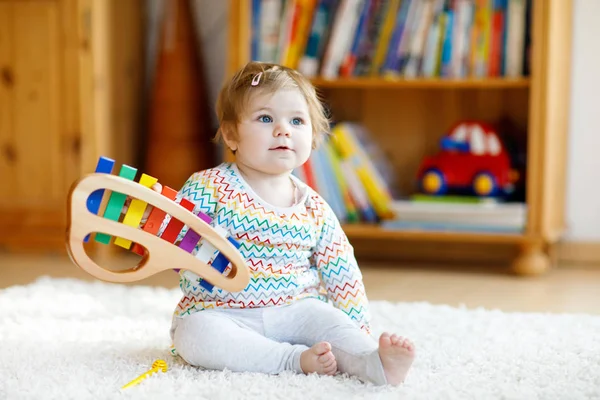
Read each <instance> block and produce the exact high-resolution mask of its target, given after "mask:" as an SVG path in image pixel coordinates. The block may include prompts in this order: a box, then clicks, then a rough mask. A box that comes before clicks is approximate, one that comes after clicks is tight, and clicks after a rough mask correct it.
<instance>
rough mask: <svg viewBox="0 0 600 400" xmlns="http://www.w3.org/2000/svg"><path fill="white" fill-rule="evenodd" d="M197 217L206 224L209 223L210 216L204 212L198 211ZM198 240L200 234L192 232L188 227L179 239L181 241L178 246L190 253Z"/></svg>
mask: <svg viewBox="0 0 600 400" xmlns="http://www.w3.org/2000/svg"><path fill="white" fill-rule="evenodd" d="M198 218H200V219H201V220H203V221H204V222H206V223H207V224H210V221H212V218H211V217H209V216H208V215H206V214H204V213H203V212H199V213H198ZM199 240H200V235H199V234H197V233H196V232H194V231H193V230H191V229H188V231H187V232H186V233H185V236H184V237H183V239H181V242H180V243H179V248H181V249H183V250H185V251H187V252H188V253H191V252H192V251H193V250H194V248H196V244H198V241H199Z"/></svg>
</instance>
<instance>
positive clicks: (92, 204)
mask: <svg viewBox="0 0 600 400" xmlns="http://www.w3.org/2000/svg"><path fill="white" fill-rule="evenodd" d="M114 165H115V160H113V159H112V158H108V157H104V156H102V157H100V158H99V159H98V163H97V164H96V170H95V172H96V173H102V174H110V173H112V170H113V167H114ZM102 196H104V189H100V190H96V191H95V192H93V193H92V194H90V196H89V197H88V199H87V208H88V210H89V211H90V212H91V213H93V214H98V210H100V204H101V203H102ZM89 239H90V235H87V236H86V237H85V238H83V241H84V242H87V241H88V240H89Z"/></svg>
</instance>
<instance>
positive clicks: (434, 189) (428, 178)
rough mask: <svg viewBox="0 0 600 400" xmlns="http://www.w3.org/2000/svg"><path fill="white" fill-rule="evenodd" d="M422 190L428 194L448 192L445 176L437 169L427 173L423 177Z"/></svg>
mask: <svg viewBox="0 0 600 400" xmlns="http://www.w3.org/2000/svg"><path fill="white" fill-rule="evenodd" d="M421 190H422V191H423V192H424V193H426V194H444V193H445V192H446V190H447V185H446V179H445V178H444V174H442V172H441V171H439V170H437V169H430V170H427V171H425V173H424V174H423V176H422V177H421Z"/></svg>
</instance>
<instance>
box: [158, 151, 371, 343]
mask: <svg viewBox="0 0 600 400" xmlns="http://www.w3.org/2000/svg"><path fill="white" fill-rule="evenodd" d="M292 179H293V180H294V183H295V184H296V186H297V188H298V189H299V192H300V193H301V196H300V197H301V198H300V199H299V201H297V202H296V204H295V205H294V206H291V207H287V208H282V207H276V206H273V205H271V204H269V203H267V202H265V201H263V200H262V199H261V198H260V197H259V196H258V195H257V194H256V193H255V192H254V191H253V190H252V188H251V187H250V186H249V185H248V184H247V183H246V181H245V180H244V179H243V177H242V176H241V174H240V173H239V170H238V169H237V166H236V165H235V164H231V163H223V164H221V165H219V166H217V167H215V168H211V169H207V170H204V171H201V172H196V173H194V174H193V175H192V176H190V177H189V178H188V180H187V181H186V182H185V184H184V185H183V187H182V188H181V190H180V191H179V193H178V195H177V199H176V200H177V201H180V200H181V198H186V199H187V200H189V201H191V202H193V203H194V205H195V207H194V212H195V213H197V212H199V211H202V212H203V213H205V214H207V215H208V216H209V217H211V218H212V225H213V226H215V225H218V226H220V227H221V228H224V229H225V230H226V231H227V232H228V234H229V235H230V236H231V237H232V238H233V239H235V240H236V241H237V242H238V243H239V244H240V248H239V251H240V253H241V254H242V256H243V257H244V258H245V259H246V261H247V265H248V268H249V270H250V282H249V284H248V286H247V287H246V288H245V289H244V290H243V291H241V292H237V293H234V292H228V291H225V290H222V289H220V288H217V287H214V288H212V290H208V289H206V288H205V287H203V286H202V285H201V284H200V283H201V282H200V281H199V280H195V281H193V280H190V279H188V278H186V276H185V274H184V273H183V272H184V270H181V271H180V282H179V286H180V288H181V290H182V292H183V296H182V298H181V300H180V301H179V304H178V305H177V308H176V310H175V316H177V317H184V316H186V315H189V314H191V313H193V312H196V311H200V310H204V309H210V308H254V307H269V306H277V305H284V304H290V303H292V302H294V301H296V300H299V299H302V298H307V297H312V298H318V299H321V300H323V301H326V302H327V301H328V302H331V303H332V304H333V306H334V307H336V308H339V309H340V310H342V311H344V312H345V313H346V314H347V315H348V316H349V317H350V318H351V319H352V320H354V321H355V322H356V323H357V324H358V326H359V327H360V328H361V329H363V330H364V331H366V332H370V326H369V321H370V313H369V310H368V300H367V296H366V294H365V288H364V285H363V281H362V274H361V272H360V269H359V268H358V265H357V262H356V259H355V257H354V251H353V248H352V246H351V245H350V243H349V242H348V239H347V237H346V234H345V233H344V231H343V230H342V228H341V226H340V223H339V221H338V219H337V217H336V216H335V214H334V212H333V211H332V209H331V208H330V207H329V205H328V204H327V203H326V202H325V200H324V199H323V198H322V197H321V196H319V194H317V193H316V192H315V191H314V190H312V189H311V188H310V187H308V186H307V185H306V184H304V183H303V182H301V181H300V180H298V179H297V178H296V177H294V176H292ZM166 222H168V220H165V222H163V227H164V226H165V225H166ZM186 231H187V227H185V228H184V229H183V230H182V232H181V233H180V235H179V238H180V239H181V238H182V237H183V235H184V234H185V233H186ZM195 251H197V248H196V250H195ZM195 251H194V252H195ZM226 272H227V271H226ZM226 272H225V273H226Z"/></svg>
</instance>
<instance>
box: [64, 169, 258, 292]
mask: <svg viewBox="0 0 600 400" xmlns="http://www.w3.org/2000/svg"><path fill="white" fill-rule="evenodd" d="M114 164H115V161H114V160H112V159H110V158H107V157H100V159H99V160H98V164H97V166H96V170H95V173H93V174H89V175H87V176H85V177H83V178H81V179H79V180H78V181H76V182H75V183H74V184H73V185H72V187H71V190H70V192H69V197H68V203H69V204H68V223H67V250H68V252H69V255H70V257H71V259H72V260H73V262H74V263H75V264H76V265H78V266H79V267H80V268H82V269H83V270H85V271H86V272H88V273H90V274H91V275H93V276H95V277H96V278H99V279H102V280H105V281H110V282H132V281H137V280H141V279H145V278H147V277H149V276H151V275H154V274H156V273H158V272H162V271H165V270H169V269H174V266H177V268H181V269H183V270H184V272H183V274H186V275H187V277H188V278H189V279H198V278H201V281H200V285H202V286H203V287H204V288H206V289H208V290H212V288H213V285H215V286H217V287H220V288H222V289H225V290H227V291H231V292H235V291H241V290H243V289H244V288H245V287H246V286H247V284H248V282H249V280H250V274H249V271H248V268H247V266H246V263H245V260H244V258H243V257H242V256H241V254H240V253H239V251H238V250H237V249H238V248H239V244H238V243H237V242H236V241H235V240H234V239H233V238H231V237H227V233H226V231H225V230H224V229H222V228H220V227H218V226H217V227H211V226H210V222H211V218H210V217H209V216H208V215H206V214H204V213H202V212H199V213H197V214H194V213H193V212H192V211H193V209H194V204H193V203H192V202H190V201H188V200H186V199H182V200H181V202H180V203H177V202H176V201H174V200H175V196H176V194H177V192H176V191H175V190H173V189H171V188H169V187H168V186H165V187H163V189H162V192H161V193H157V192H156V191H154V190H152V189H151V187H152V186H153V185H154V184H155V183H156V182H157V181H158V180H157V179H156V178H154V177H152V176H149V175H146V174H141V176H140V178H139V181H138V182H135V177H136V174H137V169H136V168H133V167H130V166H128V165H122V166H121V169H120V171H119V175H118V176H116V175H112V171H113V168H114ZM128 196H129V197H130V198H131V203H130V204H129V207H128V209H127V212H126V213H125V214H124V215H122V210H123V206H124V204H125V202H126V200H127V197H128ZM103 200H105V201H103ZM101 204H106V207H104V209H103V210H101ZM148 204H150V205H152V206H153V207H154V208H153V209H152V211H151V212H150V214H149V215H148V219H147V221H146V222H145V223H144V224H143V225H142V226H141V227H140V224H141V222H142V217H143V215H144V212H145V210H146V207H147V206H148ZM167 214H168V215H170V216H171V219H170V221H169V223H168V225H167V226H166V228H165V229H164V230H163V232H162V234H161V235H160V236H158V233H159V229H160V226H161V224H162V222H163V221H164V219H165V217H166V216H167ZM185 225H187V226H188V228H189V229H188V231H187V232H186V234H185V235H184V236H183V238H182V240H181V241H180V242H179V243H177V244H176V243H175V242H176V239H177V237H178V236H179V234H180V232H181V230H182V228H183V227H184V226H185ZM92 236H93V237H94V240H95V241H96V242H98V243H102V244H110V243H111V239H113V238H114V240H113V241H112V242H113V243H114V244H115V245H117V246H120V247H123V248H125V249H130V250H131V251H134V252H135V253H137V254H139V255H141V256H142V260H141V261H140V263H139V264H138V265H137V266H135V267H133V268H130V269H128V270H125V271H110V270H108V269H105V268H102V267H100V266H99V265H98V264H96V263H95V262H94V261H93V260H92V259H91V258H90V257H89V256H88V255H87V253H86V251H85V248H84V243H85V242H89V241H90V240H91V237H92ZM198 244H200V246H199V249H198V251H197V252H196V254H195V255H194V254H193V250H194V249H195V248H196V246H197V245H198ZM144 248H145V249H146V250H147V251H144ZM209 261H211V265H209V264H208V262H209ZM230 262H231V271H230V272H229V274H228V275H227V276H225V275H223V272H224V271H225V269H226V268H227V266H228V265H229V263H230ZM177 271H178V270H177Z"/></svg>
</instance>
